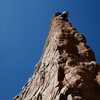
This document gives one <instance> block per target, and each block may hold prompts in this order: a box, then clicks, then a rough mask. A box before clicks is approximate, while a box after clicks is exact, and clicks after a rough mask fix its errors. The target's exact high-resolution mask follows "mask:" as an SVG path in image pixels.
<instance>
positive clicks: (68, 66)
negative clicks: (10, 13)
mask: <svg viewBox="0 0 100 100" xmlns="http://www.w3.org/2000/svg"><path fill="white" fill-rule="evenodd" d="M87 34H88V33H87ZM13 100H100V64H98V63H97V62H96V60H95V55H94V52H93V51H92V50H91V49H90V47H89V46H87V44H86V39H85V37H84V36H83V35H82V34H80V33H79V32H77V30H76V28H74V27H73V26H72V25H71V23H70V22H69V21H68V12H63V13H60V12H57V13H55V14H54V15H53V17H52V19H51V23H50V30H49V34H48V38H47V40H46V44H45V47H44V50H43V54H42V57H41V59H40V61H39V62H38V64H37V65H36V66H35V71H34V74H33V76H32V77H31V78H29V80H28V82H27V83H26V84H25V86H24V87H23V88H22V91H21V92H20V93H19V94H18V95H17V96H16V97H15V98H13Z"/></svg>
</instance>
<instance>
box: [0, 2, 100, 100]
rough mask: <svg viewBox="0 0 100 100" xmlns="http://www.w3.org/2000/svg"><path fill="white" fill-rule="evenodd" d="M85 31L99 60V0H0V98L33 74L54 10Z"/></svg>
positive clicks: (14, 92)
mask: <svg viewBox="0 0 100 100" xmlns="http://www.w3.org/2000/svg"><path fill="white" fill-rule="evenodd" d="M65 10H68V11H69V12H70V17H69V20H70V22H71V23H72V25H73V26H74V27H76V29H77V31H78V32H80V33H82V34H84V35H85V37H86V38H87V44H88V45H89V46H90V47H91V48H92V50H94V52H95V55H96V59H97V61H98V62H100V53H99V52H100V46H99V45H100V44H99V42H100V0H0V100H11V99H12V98H13V97H14V96H15V95H17V94H18V93H19V92H20V91H21V88H22V86H23V85H24V84H25V83H26V81H27V80H28V78H29V77H31V75H32V74H33V71H34V66H35V64H36V63H37V62H38V60H39V58H40V57H41V55H42V50H43V46H44V43H45V40H46V38H47V35H48V29H49V23H50V19H51V16H52V14H53V13H54V12H57V11H61V12H63V11H65Z"/></svg>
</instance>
